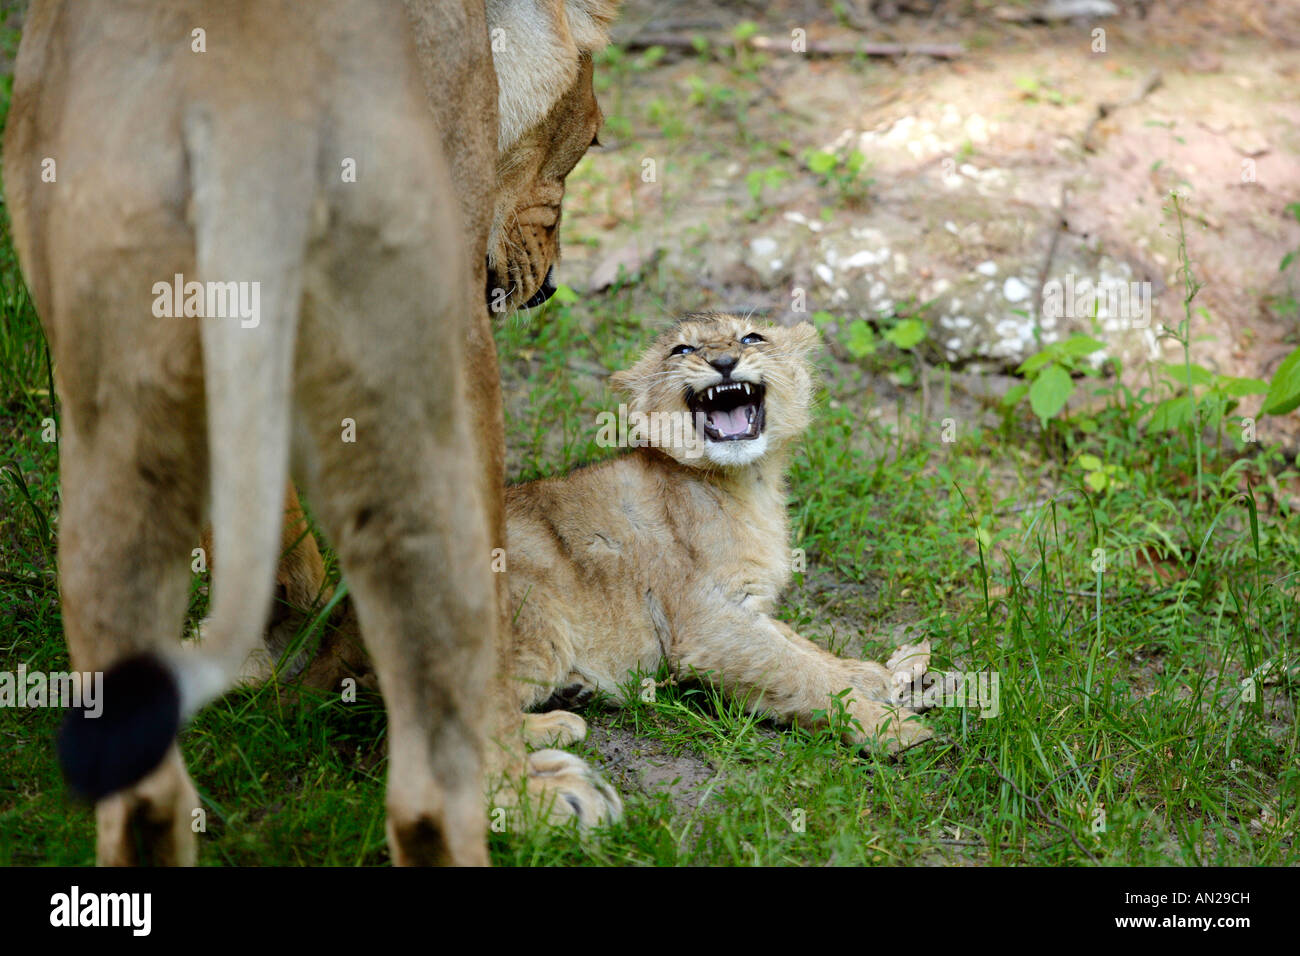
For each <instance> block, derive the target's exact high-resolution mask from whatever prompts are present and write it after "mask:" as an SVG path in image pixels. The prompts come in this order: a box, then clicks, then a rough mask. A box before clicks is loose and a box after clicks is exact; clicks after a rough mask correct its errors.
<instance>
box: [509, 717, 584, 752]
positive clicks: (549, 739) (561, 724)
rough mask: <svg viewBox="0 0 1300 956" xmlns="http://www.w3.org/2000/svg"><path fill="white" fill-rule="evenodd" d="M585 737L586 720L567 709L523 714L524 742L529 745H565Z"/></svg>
mask: <svg viewBox="0 0 1300 956" xmlns="http://www.w3.org/2000/svg"><path fill="white" fill-rule="evenodd" d="M586 739H587V722H586V721H585V720H583V719H582V718H581V717H579V716H578V715H577V714H573V713H570V712H569V711H567V710H551V711H547V712H546V713H544V714H524V742H525V743H526V744H527V745H528V746H529V747H567V746H569V744H576V743H578V742H579V741H581V740H586Z"/></svg>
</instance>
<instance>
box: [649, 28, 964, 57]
mask: <svg viewBox="0 0 1300 956" xmlns="http://www.w3.org/2000/svg"><path fill="white" fill-rule="evenodd" d="M701 41H703V42H701ZM791 42H792V41H790V40H788V39H780V40H776V39H773V38H771V37H762V36H756V37H750V38H748V39H747V40H725V41H723V40H712V39H709V38H708V37H705V36H703V35H702V34H698V33H697V34H686V33H641V34H638V35H636V36H634V37H631V38H629V39H627V40H625V41H624V42H623V49H625V50H648V49H650V48H651V47H656V46H657V47H663V48H664V49H665V50H671V51H674V52H678V53H708V54H709V55H713V56H716V53H715V51H716V50H719V49H723V48H727V47H735V46H746V47H749V48H750V49H753V50H761V51H763V52H778V53H794V52H795V51H794V50H792V49H791ZM803 46H804V49H803V50H802V51H799V52H800V53H802V54H806V55H808V56H858V55H861V56H875V57H904V56H928V57H933V58H935V59H939V60H950V59H953V58H955V57H959V56H962V55H963V54H965V52H966V48H965V47H963V46H962V45H961V44H958V43H859V42H855V41H853V40H804V41H803Z"/></svg>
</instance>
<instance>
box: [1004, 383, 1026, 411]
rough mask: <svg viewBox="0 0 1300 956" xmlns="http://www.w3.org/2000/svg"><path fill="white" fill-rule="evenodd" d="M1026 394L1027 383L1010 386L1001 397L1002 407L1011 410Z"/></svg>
mask: <svg viewBox="0 0 1300 956" xmlns="http://www.w3.org/2000/svg"><path fill="white" fill-rule="evenodd" d="M1028 394H1029V385H1028V383H1026V382H1021V383H1020V384H1019V385H1012V386H1011V387H1010V388H1009V389H1007V393H1006V394H1005V395H1003V396H1002V406H1003V407H1004V408H1013V407H1015V406H1016V405H1019V404H1020V403H1021V402H1022V401H1023V400H1024V398H1025V396H1026V395H1028Z"/></svg>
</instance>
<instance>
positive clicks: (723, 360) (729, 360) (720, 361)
mask: <svg viewBox="0 0 1300 956" xmlns="http://www.w3.org/2000/svg"><path fill="white" fill-rule="evenodd" d="M709 364H710V365H712V366H713V367H714V368H716V369H717V370H718V371H719V372H721V373H722V374H723V375H730V374H731V370H732V369H733V368H735V367H736V356H734V355H719V356H718V357H717V358H711V359H709Z"/></svg>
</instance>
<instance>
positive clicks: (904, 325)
mask: <svg viewBox="0 0 1300 956" xmlns="http://www.w3.org/2000/svg"><path fill="white" fill-rule="evenodd" d="M885 338H886V339H888V340H889V341H890V342H891V343H893V344H894V345H896V346H897V347H898V348H900V349H910V348H912V347H913V346H915V345H917V344H919V343H920V342H921V340H923V339H924V338H925V323H924V322H922V321H921V320H920V319H904V320H903V321H902V322H899V323H898V324H897V325H896V326H894V327H893V328H892V329H890V330H889V331H888V332H886V333H885Z"/></svg>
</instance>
